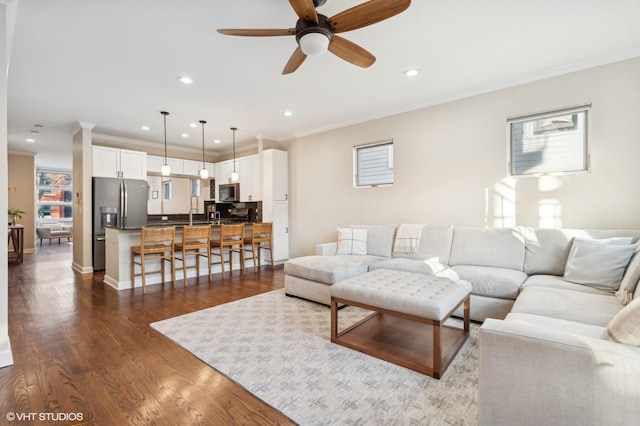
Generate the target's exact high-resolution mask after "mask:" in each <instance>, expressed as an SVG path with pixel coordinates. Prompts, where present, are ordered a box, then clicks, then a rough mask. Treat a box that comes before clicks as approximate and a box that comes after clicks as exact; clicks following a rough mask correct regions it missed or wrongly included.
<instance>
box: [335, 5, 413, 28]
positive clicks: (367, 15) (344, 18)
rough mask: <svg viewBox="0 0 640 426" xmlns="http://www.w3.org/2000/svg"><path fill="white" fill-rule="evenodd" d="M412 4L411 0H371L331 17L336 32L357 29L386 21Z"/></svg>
mask: <svg viewBox="0 0 640 426" xmlns="http://www.w3.org/2000/svg"><path fill="white" fill-rule="evenodd" d="M410 5H411V0H370V1H368V2H366V3H362V4H359V5H358V6H354V7H352V8H351V9H347V10H345V11H344V12H340V13H338V14H337V15H335V16H332V17H331V18H329V22H330V24H331V28H332V29H333V32H334V33H343V32H345V31H352V30H357V29H358V28H362V27H366V26H368V25H371V24H375V23H376V22H380V21H384V20H385V19H388V18H391V17H392V16H395V15H397V14H398V13H400V12H403V11H405V10H406V9H407V8H408V7H409V6H410Z"/></svg>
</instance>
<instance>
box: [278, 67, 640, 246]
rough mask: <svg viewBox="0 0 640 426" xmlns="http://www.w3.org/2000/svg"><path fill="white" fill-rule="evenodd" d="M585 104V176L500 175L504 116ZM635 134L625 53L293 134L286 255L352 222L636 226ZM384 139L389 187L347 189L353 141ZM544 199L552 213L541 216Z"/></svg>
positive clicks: (637, 122)
mask: <svg viewBox="0 0 640 426" xmlns="http://www.w3.org/2000/svg"><path fill="white" fill-rule="evenodd" d="M585 102H591V103H592V104H593V105H592V110H591V111H592V112H591V120H592V121H591V141H590V143H591V158H592V161H591V165H592V172H591V173H589V174H578V175H571V176H564V177H561V178H557V179H556V181H555V182H549V179H546V180H545V179H537V178H519V179H508V178H507V164H506V163H507V142H506V137H507V133H506V118H507V117H509V116H514V115H520V114H526V113H532V112H538V111H544V110H548V109H554V108H559V107H566V106H571V105H576V104H581V103H585ZM638 135H640V58H635V59H632V60H627V61H623V62H618V63H614V64H610V65H606V66H601V67H597V68H592V69H589V70H585V71H580V72H576V73H571V74H567V75H564V76H560V77H555V78H551V79H547V80H542V81H539V82H535V83H530V84H525V85H522V86H518V87H514V88H509V89H504V90H500V91H496V92H492V93H488V94H484V95H479V96H474V97H471V98H467V99H462V100H459V101H454V102H449V103H446V104H442V105H437V106H434V107H429V108H424V109H420V110H417V111H412V112H408V113H404V114H400V115H396V116H392V117H387V118H384V119H379V120H374V121H371V122H367V123H362V124H358V125H354V126H349V127H346V128H342V129H337V130H333V131H329V132H325V133H321V134H317V135H312V136H308V137H304V138H300V139H297V140H295V141H291V142H290V143H289V144H288V145H289V146H288V150H289V164H290V172H289V173H290V185H291V188H290V190H291V193H292V198H291V202H290V213H291V240H290V241H291V243H290V244H291V252H292V257H295V256H300V255H304V254H310V253H312V252H313V248H314V245H315V244H316V243H319V242H326V241H333V240H335V234H336V232H335V228H336V227H337V226H345V225H349V224H355V223H367V224H376V223H402V222H413V223H427V224H452V225H456V226H489V227H499V226H512V225H515V224H517V225H526V226H561V227H564V228H571V227H575V228H583V227H584V228H587V227H588V228H633V229H640V214H638V213H639V212H640V197H638V194H639V193H640V167H639V166H638V162H639V160H638V159H640V142H639V137H638ZM388 138H392V139H394V141H395V148H394V149H395V183H394V185H393V186H391V187H380V188H367V189H354V188H353V187H352V161H353V156H352V149H353V146H354V145H359V144H363V143H369V142H375V141H381V140H384V139H388ZM545 183H546V184H553V185H555V186H557V188H556V189H553V190H551V191H542V190H540V189H539V185H542V184H545ZM549 200H550V201H549ZM547 205H552V206H555V209H554V212H555V213H554V214H555V217H551V218H549V217H546V215H547V213H546V212H542V213H543V214H542V215H541V213H540V209H541V207H544V206H547Z"/></svg>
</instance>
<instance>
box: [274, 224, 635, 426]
mask: <svg viewBox="0 0 640 426" xmlns="http://www.w3.org/2000/svg"><path fill="white" fill-rule="evenodd" d="M354 228H365V229H366V250H365V249H363V248H362V246H361V247H360V250H359V251H358V250H356V252H358V253H360V254H338V253H340V252H342V253H345V252H346V253H348V252H349V247H353V245H352V246H349V245H348V244H340V247H339V245H338V243H337V242H334V243H327V244H319V245H318V246H316V255H314V256H305V257H300V258H297V259H291V260H289V261H288V262H287V263H286V264H285V291H286V293H287V294H289V295H292V296H298V297H302V298H305V299H309V300H313V301H316V302H320V303H324V304H329V301H330V286H331V285H332V284H333V283H335V282H338V281H341V280H343V279H346V278H349V277H352V276H355V275H359V274H362V273H365V272H367V271H370V270H373V269H379V268H384V269H395V270H402V271H410V272H421V273H425V274H435V275H439V276H446V277H453V278H460V279H463V280H465V281H468V282H470V283H471V285H472V291H471V318H472V319H473V320H476V321H484V323H483V325H482V327H481V328H480V366H479V375H480V378H479V389H480V392H479V419H480V424H482V425H512V424H519V425H525V424H530V425H537V424H545V425H554V424H555V425H566V424H581V425H599V424H607V425H611V424H634V422H638V419H640V404H638V401H640V337H639V336H638V333H640V312H639V311H640V285H637V283H638V280H639V278H640V254H635V253H637V250H636V247H635V245H632V243H633V244H635V243H636V242H638V238H639V237H640V231H637V230H576V229H573V230H571V229H535V228H525V227H515V228H504V229H484V228H464V227H456V228H455V229H454V228H453V227H451V226H423V228H422V232H421V234H420V240H419V245H418V251H417V252H416V253H411V254H408V253H397V252H396V253H394V251H393V247H394V237H395V234H396V226H394V225H380V226H364V227H354ZM353 235H355V234H353ZM354 239H355V237H354ZM348 242H349V241H347V243H348ZM614 246H615V247H614ZM345 247H346V248H345ZM619 287H622V288H623V289H626V291H621V290H618V288H619ZM634 289H635V292H634ZM616 293H617V295H616ZM632 300H633V301H632ZM629 302H631V303H629ZM625 303H628V305H627V307H626V308H625ZM623 309H624V310H623ZM630 310H632V311H631V313H629V311H630ZM620 318H624V319H625V320H626V325H625V326H624V327H626V333H627V335H628V334H629V333H630V334H631V335H632V337H631V338H629V337H628V336H627V337H625V338H623V339H621V340H619V341H610V340H605V339H604V338H603V336H605V334H606V333H607V332H608V330H609V329H610V328H611V327H612V324H616V323H619V322H620V321H621V320H620ZM628 318H632V319H634V318H635V322H633V323H631V325H629V324H630V320H629V319H628ZM624 327H623V329H624ZM629 330H631V331H629ZM634 333H635V334H634ZM609 335H610V334H609ZM633 336H635V337H633ZM633 339H637V340H633ZM613 340H616V339H613ZM620 342H623V343H620Z"/></svg>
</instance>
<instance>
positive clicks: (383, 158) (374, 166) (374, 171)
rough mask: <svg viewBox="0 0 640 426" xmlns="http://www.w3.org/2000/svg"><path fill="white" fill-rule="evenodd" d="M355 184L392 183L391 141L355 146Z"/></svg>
mask: <svg viewBox="0 0 640 426" xmlns="http://www.w3.org/2000/svg"><path fill="white" fill-rule="evenodd" d="M355 157H356V161H355V163H356V173H355V177H356V179H355V182H356V186H375V185H389V184H392V183H393V141H384V142H379V143H376V144H369V145H363V146H357V147H355Z"/></svg>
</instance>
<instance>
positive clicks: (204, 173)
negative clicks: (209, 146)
mask: <svg viewBox="0 0 640 426" xmlns="http://www.w3.org/2000/svg"><path fill="white" fill-rule="evenodd" d="M208 177H209V170H207V169H204V168H203V169H202V170H200V179H206V178H208Z"/></svg>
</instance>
